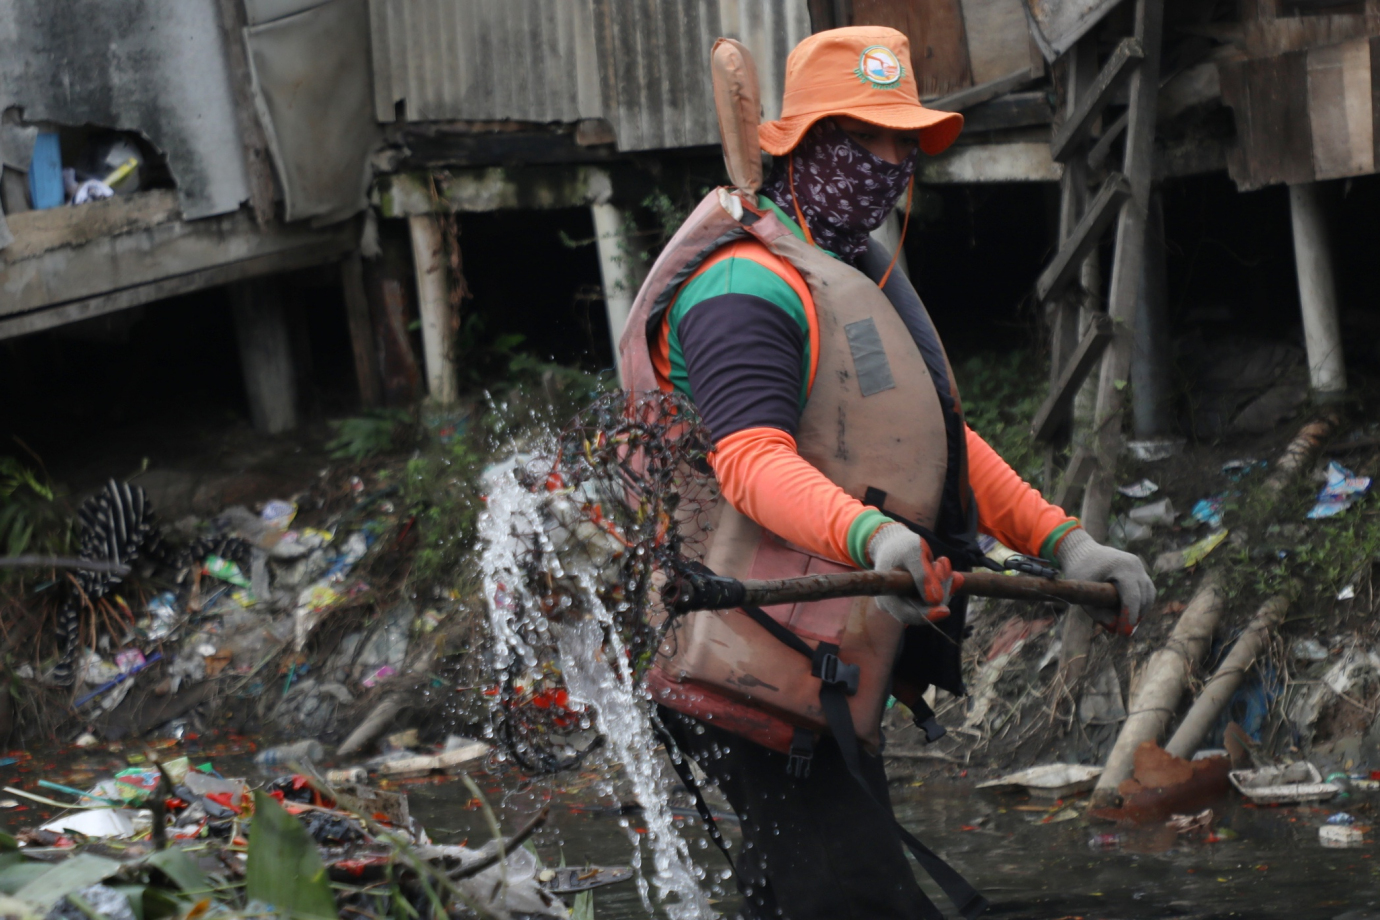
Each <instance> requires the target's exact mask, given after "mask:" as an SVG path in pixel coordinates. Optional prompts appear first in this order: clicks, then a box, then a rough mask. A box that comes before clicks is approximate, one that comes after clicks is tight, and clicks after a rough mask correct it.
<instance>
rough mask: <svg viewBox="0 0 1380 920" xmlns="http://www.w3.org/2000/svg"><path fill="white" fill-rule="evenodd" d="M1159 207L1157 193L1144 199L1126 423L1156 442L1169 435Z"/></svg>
mask: <svg viewBox="0 0 1380 920" xmlns="http://www.w3.org/2000/svg"><path fill="white" fill-rule="evenodd" d="M1164 259H1165V249H1164V205H1163V203H1162V201H1161V200H1160V193H1159V192H1153V193H1152V194H1151V196H1150V213H1149V220H1148V223H1147V226H1146V234H1145V257H1144V261H1143V263H1142V265H1141V280H1140V296H1138V297H1137V298H1136V322H1135V333H1134V341H1135V347H1134V349H1133V354H1132V356H1131V417H1132V424H1133V427H1134V429H1135V432H1136V437H1137V438H1141V439H1148V438H1162V437H1165V436H1166V435H1168V434H1169V433H1170V430H1171V428H1172V427H1173V424H1174V415H1173V412H1172V411H1171V409H1172V407H1171V405H1170V402H1169V398H1170V391H1171V389H1172V386H1173V383H1172V380H1171V376H1170V362H1171V360H1172V358H1171V350H1172V347H1173V346H1172V344H1171V342H1170V334H1169V290H1168V287H1169V282H1168V279H1167V278H1166V276H1165V264H1164Z"/></svg>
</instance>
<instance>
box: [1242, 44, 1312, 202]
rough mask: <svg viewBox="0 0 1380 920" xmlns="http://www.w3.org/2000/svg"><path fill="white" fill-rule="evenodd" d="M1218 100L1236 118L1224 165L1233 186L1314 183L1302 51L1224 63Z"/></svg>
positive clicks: (1306, 81) (1244, 189)
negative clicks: (1231, 111)
mask: <svg viewBox="0 0 1380 920" xmlns="http://www.w3.org/2000/svg"><path fill="white" fill-rule="evenodd" d="M1219 68H1220V71H1221V77H1222V102H1223V104H1224V105H1227V106H1229V107H1230V108H1231V109H1232V110H1233V111H1234V113H1235V116H1236V119H1235V120H1236V144H1235V145H1234V146H1233V147H1232V148H1231V149H1230V150H1229V151H1228V154H1227V169H1228V172H1229V173H1230V174H1231V177H1232V179H1233V180H1234V181H1235V182H1236V185H1237V188H1239V189H1240V190H1241V191H1250V190H1252V189H1257V188H1261V187H1263V186H1266V185H1273V184H1276V183H1280V182H1283V183H1286V184H1289V185H1294V184H1297V183H1299V182H1311V181H1313V132H1312V128H1311V124H1310V120H1309V117H1308V68H1307V53H1306V52H1303V51H1292V52H1289V53H1287V54H1281V55H1277V56H1275V57H1269V58H1261V59H1259V60H1245V61H1223V62H1222V63H1221V64H1220V65H1219Z"/></svg>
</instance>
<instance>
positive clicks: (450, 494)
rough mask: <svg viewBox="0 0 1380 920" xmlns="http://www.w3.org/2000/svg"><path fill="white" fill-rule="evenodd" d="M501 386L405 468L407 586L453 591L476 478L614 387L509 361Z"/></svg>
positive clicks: (479, 501)
mask: <svg viewBox="0 0 1380 920" xmlns="http://www.w3.org/2000/svg"><path fill="white" fill-rule="evenodd" d="M504 382H505V384H506V386H505V387H504V388H503V389H501V390H498V389H495V391H493V392H487V393H486V394H485V399H484V400H483V401H482V402H481V403H479V405H478V406H477V407H476V412H475V415H474V417H473V418H471V420H470V424H468V425H466V426H463V427H462V428H460V429H458V430H457V432H456V434H455V435H454V436H453V437H451V438H449V439H440V438H435V439H428V440H426V441H424V442H423V443H422V445H421V447H420V449H419V450H418V451H417V453H416V456H414V457H413V458H412V459H410V460H409V461H408V462H407V468H406V472H405V476H404V480H403V483H402V486H403V498H404V500H405V502H406V503H407V505H408V506H409V507H410V508H411V510H412V512H413V513H414V514H416V515H417V528H418V544H417V552H416V556H415V559H414V563H413V569H412V576H411V578H412V581H413V582H414V583H417V584H431V585H444V586H445V587H447V588H450V587H455V586H457V583H458V582H459V581H461V580H462V579H463V578H464V577H466V576H465V575H464V574H463V573H466V572H469V573H470V576H471V577H472V575H473V569H474V567H473V566H467V565H466V564H465V562H466V558H467V556H468V555H469V553H470V552H471V550H472V549H473V548H474V541H475V527H476V524H477V523H478V521H479V514H480V512H481V511H483V509H484V500H483V492H484V486H483V482H482V476H483V473H484V470H485V469H487V468H488V467H489V466H490V465H491V464H493V463H496V462H499V461H501V460H503V459H506V458H507V457H509V456H511V455H512V454H514V453H518V452H521V451H524V450H529V449H531V448H533V447H535V446H538V445H539V444H540V443H541V442H542V441H543V440H545V439H546V438H549V437H550V436H551V434H552V433H553V432H555V431H556V430H558V429H559V428H560V427H561V426H562V425H564V424H565V423H566V422H567V421H568V420H569V419H570V418H571V417H572V416H573V415H574V414H575V412H576V411H577V410H578V409H581V408H583V407H584V406H586V405H588V404H589V403H590V402H592V401H593V400H594V399H595V397H597V396H598V395H599V394H600V393H603V392H604V391H605V390H606V388H608V387H609V386H611V385H612V381H611V379H610V378H609V377H608V376H606V375H603V374H590V373H587V372H585V371H582V370H579V369H578V368H572V367H565V366H562V365H558V364H548V363H546V362H543V361H540V360H538V359H536V358H534V357H532V356H531V355H526V354H515V355H513V357H512V358H511V359H510V360H509V362H508V376H507V377H506V378H505V381H504Z"/></svg>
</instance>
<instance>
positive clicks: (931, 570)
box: [867, 524, 963, 626]
mask: <svg viewBox="0 0 1380 920" xmlns="http://www.w3.org/2000/svg"><path fill="white" fill-rule="evenodd" d="M867 555H868V556H870V557H871V558H872V568H873V569H874V570H875V571H878V572H885V571H888V570H889V569H905V570H906V571H907V572H910V575H911V577H912V578H914V579H915V586H916V587H917V588H918V589H919V594H920V596H919V597H914V596H911V597H897V596H895V595H883V596H881V597H878V598H877V606H878V607H881V608H882V609H883V610H885V611H886V612H887V613H889V614H891V615H892V616H894V617H895V618H896V619H897V620H900V621H901V622H902V623H904V624H905V625H907V626H918V625H919V624H921V623H924V622H930V623H934V622H936V621H938V620H942V619H944V618H945V617H947V616H948V615H949V607H948V603H949V596H950V594H952V593H953V591H954V589H956V588H959V587H962V586H963V576H962V575H960V574H958V573H956V572H954V568H953V564H952V563H951V562H949V560H948V558H947V557H944V556H941V557H940V558H939V559H937V560H936V559H935V558H934V553H932V552H931V551H930V546H929V544H928V543H926V542H925V541H924V540H922V539H920V535H919V534H916V533H912V532H911V531H910V529H909V528H907V527H905V526H904V525H901V524H884V525H882V526H881V527H878V528H877V532H876V533H874V534H873V535H872V539H871V540H869V541H867Z"/></svg>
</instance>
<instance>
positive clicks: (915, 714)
mask: <svg viewBox="0 0 1380 920" xmlns="http://www.w3.org/2000/svg"><path fill="white" fill-rule="evenodd" d="M910 712H911V721H912V722H914V723H915V727H916V728H918V729H920V730H921V731H922V732H924V733H925V743H926V744H934V743H935V742H936V741H938V740H939V739H940V738H943V737H944V736H945V735H947V734H948V733H949V730H948V729H947V728H945V727H944V726H942V725H940V724H939V720H938V719H937V718H935V715H934V710H933V709H931V708H930V704H929V703H926V702H925V700H924V699H923V698H921V699H918V700H916V701H915V705H914V706H912V707H911V709H910Z"/></svg>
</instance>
